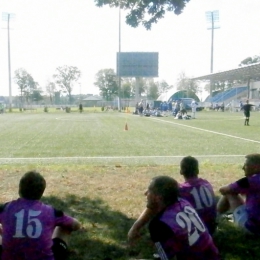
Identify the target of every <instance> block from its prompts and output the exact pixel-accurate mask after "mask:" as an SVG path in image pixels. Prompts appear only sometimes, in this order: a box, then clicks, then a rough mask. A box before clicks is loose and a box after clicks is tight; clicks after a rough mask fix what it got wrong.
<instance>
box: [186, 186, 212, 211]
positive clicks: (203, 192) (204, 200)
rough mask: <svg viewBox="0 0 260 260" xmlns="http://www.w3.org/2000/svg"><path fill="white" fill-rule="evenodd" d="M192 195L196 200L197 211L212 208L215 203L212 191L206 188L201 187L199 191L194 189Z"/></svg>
mask: <svg viewBox="0 0 260 260" xmlns="http://www.w3.org/2000/svg"><path fill="white" fill-rule="evenodd" d="M190 193H191V194H192V196H193V198H194V200H195V204H196V209H197V210H198V209H203V208H205V207H207V208H208V207H211V206H212V205H213V203H214V198H213V196H212V194H211V192H210V190H209V189H208V188H207V187H205V186H200V187H199V189H197V188H195V187H194V188H193V189H192V190H191V192H190Z"/></svg>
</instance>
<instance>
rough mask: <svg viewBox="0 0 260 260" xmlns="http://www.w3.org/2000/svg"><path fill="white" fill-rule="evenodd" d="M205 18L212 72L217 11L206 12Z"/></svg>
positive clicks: (217, 18)
mask: <svg viewBox="0 0 260 260" xmlns="http://www.w3.org/2000/svg"><path fill="white" fill-rule="evenodd" d="M206 19H207V22H208V24H209V26H208V28H207V29H208V30H211V55H210V73H213V54H214V30H215V29H219V28H220V27H219V25H218V22H219V11H217V10H215V11H208V12H206ZM212 84H213V83H212V82H211V83H210V96H212Z"/></svg>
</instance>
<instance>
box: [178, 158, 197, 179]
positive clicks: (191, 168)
mask: <svg viewBox="0 0 260 260" xmlns="http://www.w3.org/2000/svg"><path fill="white" fill-rule="evenodd" d="M180 167H181V174H182V175H183V176H184V177H186V178H190V177H197V176H198V174H199V162H198V160H197V159H196V158H195V157H192V156H186V157H184V158H183V159H182V160H181V163H180Z"/></svg>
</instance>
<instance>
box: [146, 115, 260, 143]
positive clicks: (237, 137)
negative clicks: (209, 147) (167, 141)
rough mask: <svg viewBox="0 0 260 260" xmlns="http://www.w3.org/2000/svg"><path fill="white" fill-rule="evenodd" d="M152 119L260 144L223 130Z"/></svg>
mask: <svg viewBox="0 0 260 260" xmlns="http://www.w3.org/2000/svg"><path fill="white" fill-rule="evenodd" d="M151 119H153V120H158V121H160V122H163V123H167V124H173V125H178V126H182V127H187V128H192V129H196V130H199V131H203V132H207V133H212V134H216V135H223V136H227V137H231V138H235V139H240V140H243V141H248V142H252V143H258V144H260V141H256V140H252V139H247V138H243V137H239V136H235V135H229V134H224V133H221V132H216V131H211V130H206V129H203V128H199V127H195V126H189V125H183V124H178V123H174V122H170V121H165V120H162V119H158V118H151Z"/></svg>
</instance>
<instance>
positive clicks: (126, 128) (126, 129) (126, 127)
mask: <svg viewBox="0 0 260 260" xmlns="http://www.w3.org/2000/svg"><path fill="white" fill-rule="evenodd" d="M125 131H128V126H127V123H125Z"/></svg>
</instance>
